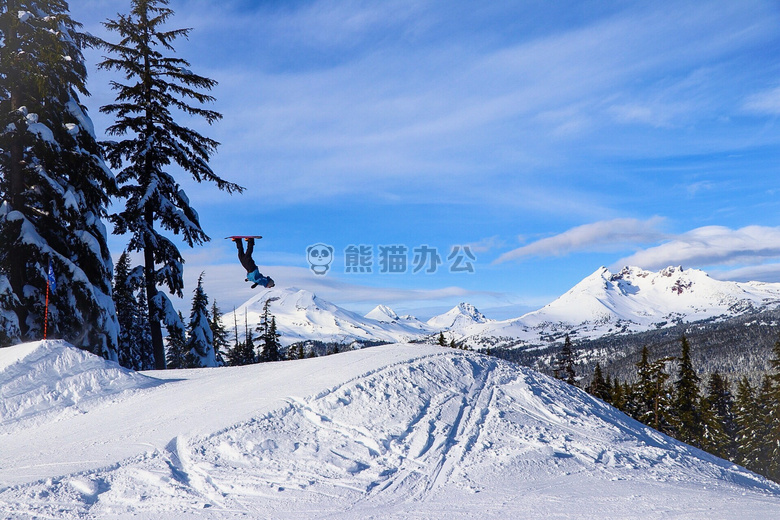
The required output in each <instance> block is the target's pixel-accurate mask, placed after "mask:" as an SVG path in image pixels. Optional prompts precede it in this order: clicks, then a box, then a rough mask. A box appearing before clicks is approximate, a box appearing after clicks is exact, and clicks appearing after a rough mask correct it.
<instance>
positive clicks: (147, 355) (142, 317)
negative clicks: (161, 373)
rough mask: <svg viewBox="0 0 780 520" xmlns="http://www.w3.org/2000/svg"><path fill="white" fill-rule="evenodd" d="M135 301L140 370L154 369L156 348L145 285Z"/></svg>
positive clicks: (134, 335)
mask: <svg viewBox="0 0 780 520" xmlns="http://www.w3.org/2000/svg"><path fill="white" fill-rule="evenodd" d="M136 269H138V267H136ZM135 301H136V305H135V308H136V311H137V316H136V319H137V320H138V321H137V325H136V327H137V330H136V331H135V333H134V334H133V338H134V341H135V344H136V351H137V352H138V355H139V356H140V364H141V369H140V370H154V349H153V348H152V333H151V330H150V329H149V314H148V312H149V304H148V303H147V301H146V291H145V290H143V286H141V288H140V289H139V290H137V291H136V297H135Z"/></svg>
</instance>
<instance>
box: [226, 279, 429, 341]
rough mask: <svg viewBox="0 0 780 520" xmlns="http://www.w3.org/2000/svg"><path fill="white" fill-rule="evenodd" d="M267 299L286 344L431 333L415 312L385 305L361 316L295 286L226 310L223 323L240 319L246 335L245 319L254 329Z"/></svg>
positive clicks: (389, 338)
mask: <svg viewBox="0 0 780 520" xmlns="http://www.w3.org/2000/svg"><path fill="white" fill-rule="evenodd" d="M266 301H270V302H271V303H270V304H269V311H270V312H271V314H273V316H274V317H275V318H276V325H277V329H278V331H279V332H280V333H281V337H280V341H281V342H282V344H283V345H285V346H286V345H290V344H291V343H295V342H298V341H303V340H317V341H324V342H339V343H350V342H352V341H356V340H357V341H383V342H388V343H396V342H400V341H408V340H410V339H414V338H417V337H420V336H421V335H426V334H430V331H429V330H428V329H427V327H426V325H425V324H424V323H422V322H420V321H419V320H417V319H415V318H414V317H412V316H405V317H403V318H401V317H399V316H398V315H397V314H396V313H395V312H394V311H393V310H392V309H390V308H389V307H385V306H384V305H381V306H379V307H377V308H376V309H374V310H373V311H371V312H370V313H368V315H366V316H361V315H359V314H358V313H355V312H352V311H348V310H346V309H343V308H341V307H338V306H337V305H334V304H332V303H330V302H328V301H326V300H323V299H321V298H319V297H318V296H317V295H315V294H314V293H312V292H310V291H306V290H302V289H298V288H294V287H292V288H286V289H277V288H274V289H266V290H264V291H262V292H260V293H259V294H258V295H257V296H255V297H254V298H252V299H251V300H249V301H247V302H246V303H245V304H243V305H242V306H241V307H239V308H237V309H236V311H235V314H234V313H232V312H231V313H228V314H226V315H225V318H224V323H225V324H226V326H228V327H230V326H232V325H233V323H234V319H235V320H237V322H238V330H239V336H244V335H245V333H244V331H245V329H244V323H245V320H246V321H247V322H248V323H249V327H250V328H251V329H252V330H254V328H255V327H256V325H257V324H258V323H260V317H261V315H262V313H263V307H264V305H265V302H266Z"/></svg>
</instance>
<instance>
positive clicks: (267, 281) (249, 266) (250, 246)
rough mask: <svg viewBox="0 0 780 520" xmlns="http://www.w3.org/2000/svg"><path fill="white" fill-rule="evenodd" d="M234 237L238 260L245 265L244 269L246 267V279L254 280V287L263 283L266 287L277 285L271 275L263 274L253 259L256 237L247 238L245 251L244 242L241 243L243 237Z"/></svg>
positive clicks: (248, 280)
mask: <svg viewBox="0 0 780 520" xmlns="http://www.w3.org/2000/svg"><path fill="white" fill-rule="evenodd" d="M232 238H233V242H235V243H236V248H238V260H239V262H241V265H243V266H244V269H246V281H247V282H252V289H254V288H255V287H257V286H258V285H262V286H263V287H265V288H271V287H273V286H274V285H276V284H274V281H273V280H272V279H271V277H270V276H263V275H262V274H261V273H260V270H259V269H258V268H257V264H256V263H255V261H254V260H253V259H252V252H253V251H254V249H255V239H254V237H248V238H245V240H246V252H244V244H242V243H241V238H240V237H232Z"/></svg>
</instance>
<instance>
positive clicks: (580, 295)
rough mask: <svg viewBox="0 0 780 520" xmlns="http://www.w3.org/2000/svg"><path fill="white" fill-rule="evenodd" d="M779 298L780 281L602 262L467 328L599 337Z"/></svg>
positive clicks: (537, 339) (541, 339)
mask: <svg viewBox="0 0 780 520" xmlns="http://www.w3.org/2000/svg"><path fill="white" fill-rule="evenodd" d="M778 304H780V284H777V283H760V282H747V283H738V282H727V281H720V280H715V279H713V278H710V277H709V276H708V275H707V273H705V272H703V271H701V270H698V269H683V268H682V267H667V268H666V269H662V270H661V271H659V272H651V271H646V270H643V269H640V268H638V267H625V268H624V269H623V270H621V271H620V272H618V273H612V272H610V271H609V269H607V268H605V267H602V268H600V269H598V270H596V272H594V273H593V274H591V275H590V276H588V277H586V278H585V279H584V280H582V281H581V282H580V283H578V284H577V285H575V286H574V287H572V288H571V289H570V290H569V291H568V292H566V293H565V294H563V295H562V296H561V297H560V298H558V299H556V300H555V301H553V302H552V303H549V304H548V305H545V306H544V307H542V308H541V309H539V310H537V311H533V312H530V313H528V314H525V315H523V316H521V317H520V318H515V319H511V320H505V321H498V322H493V323H488V324H486V325H484V326H482V327H480V329H479V330H471V331H469V332H470V333H469V334H467V336H469V339H470V340H478V339H479V338H488V337H506V338H515V339H521V340H524V341H525V342H527V343H528V344H541V343H545V342H547V341H549V340H550V339H556V338H558V339H559V338H560V336H561V335H563V334H564V333H568V334H570V335H571V336H572V337H579V338H594V337H600V336H604V335H607V334H618V333H628V332H641V331H646V330H650V329H655V328H660V327H664V326H667V325H672V324H675V323H679V322H693V321H699V320H706V319H718V318H730V317H734V316H738V315H741V314H745V313H748V312H751V311H758V310H762V309H766V308H768V307H774V306H777V305H778Z"/></svg>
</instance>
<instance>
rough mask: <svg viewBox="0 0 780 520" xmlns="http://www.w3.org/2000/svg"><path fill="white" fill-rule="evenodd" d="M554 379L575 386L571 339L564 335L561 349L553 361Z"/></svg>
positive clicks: (575, 378)
mask: <svg viewBox="0 0 780 520" xmlns="http://www.w3.org/2000/svg"><path fill="white" fill-rule="evenodd" d="M554 373H555V377H556V378H558V379H562V380H563V381H566V382H567V383H569V384H570V385H572V386H577V374H576V372H575V371H574V351H573V350H572V346H571V338H569V335H568V334H566V337H565V338H564V340H563V347H561V351H560V352H559V353H558V357H557V359H556V360H555V368H554Z"/></svg>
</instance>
